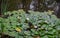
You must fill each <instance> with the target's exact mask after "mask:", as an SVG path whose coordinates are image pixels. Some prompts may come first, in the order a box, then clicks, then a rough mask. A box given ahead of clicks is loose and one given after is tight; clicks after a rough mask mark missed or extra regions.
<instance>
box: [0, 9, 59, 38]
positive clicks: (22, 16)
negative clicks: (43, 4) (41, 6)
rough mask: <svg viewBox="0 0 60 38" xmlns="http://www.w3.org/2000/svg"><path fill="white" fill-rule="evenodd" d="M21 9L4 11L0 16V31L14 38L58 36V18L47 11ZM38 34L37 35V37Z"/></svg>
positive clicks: (48, 37) (49, 37) (53, 37)
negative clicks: (27, 12)
mask: <svg viewBox="0 0 60 38" xmlns="http://www.w3.org/2000/svg"><path fill="white" fill-rule="evenodd" d="M29 13H30V14H26V13H25V12H24V11H23V10H18V11H12V12H10V11H9V12H6V13H5V14H4V16H2V17H0V33H2V32H3V33H4V34H6V35H9V36H12V37H15V38H34V37H37V38H59V37H60V19H58V18H57V17H56V16H55V15H52V14H49V13H48V12H34V11H29ZM38 36H39V37H38Z"/></svg>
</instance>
